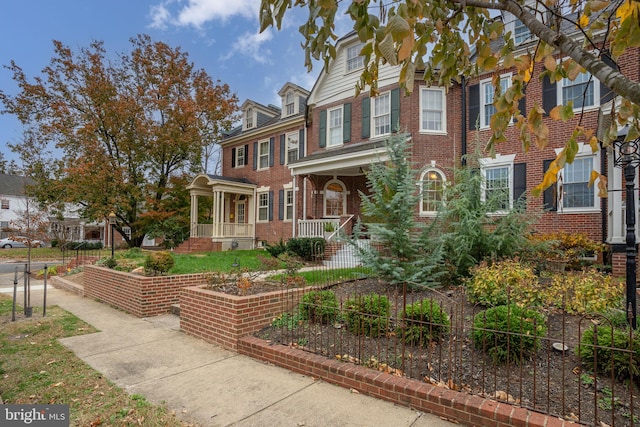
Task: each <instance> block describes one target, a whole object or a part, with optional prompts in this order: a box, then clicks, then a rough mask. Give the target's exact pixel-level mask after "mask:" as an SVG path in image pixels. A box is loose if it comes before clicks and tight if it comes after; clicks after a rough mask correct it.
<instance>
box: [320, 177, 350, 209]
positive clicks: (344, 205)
mask: <svg viewBox="0 0 640 427" xmlns="http://www.w3.org/2000/svg"><path fill="white" fill-rule="evenodd" d="M334 183H338V184H340V185H341V186H342V188H343V189H344V193H343V194H342V213H341V214H340V215H326V213H327V197H326V194H327V187H329V185H331V184H334ZM348 194H350V191H347V186H346V185H345V184H344V182H342V181H340V180H339V179H335V178H334V179H332V180H329V181H327V183H326V184H325V185H324V188H323V190H322V195H323V197H322V216H323V218H340V216H342V215H346V214H347V195H348Z"/></svg>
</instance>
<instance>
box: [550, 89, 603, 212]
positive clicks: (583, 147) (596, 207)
mask: <svg viewBox="0 0 640 427" xmlns="http://www.w3.org/2000/svg"><path fill="white" fill-rule="evenodd" d="M596 81H597V80H596ZM555 151H556V155H558V154H560V152H561V151H562V148H556V150H555ZM586 157H591V159H592V163H591V166H596V167H597V166H598V165H599V164H600V150H597V151H596V152H595V153H594V152H593V150H592V149H591V145H589V144H584V143H582V142H579V143H578V152H577V153H576V156H575V158H574V160H575V159H579V158H586ZM563 173H564V168H562V169H561V170H560V171H559V172H558V182H557V183H556V186H557V185H561V184H562V183H563V181H564V180H563ZM599 181H600V179H599V178H598V179H597V180H596V181H595V182H594V183H593V185H592V186H591V190H592V191H593V207H590V208H565V207H564V206H563V200H562V192H561V191H560V189H558V192H557V194H558V200H557V203H558V210H557V213H559V214H577V213H594V212H600V204H599V203H598V200H599V198H598V182H599Z"/></svg>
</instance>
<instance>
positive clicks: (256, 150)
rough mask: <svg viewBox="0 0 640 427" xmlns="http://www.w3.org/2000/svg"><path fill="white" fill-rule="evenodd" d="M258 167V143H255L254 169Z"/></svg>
mask: <svg viewBox="0 0 640 427" xmlns="http://www.w3.org/2000/svg"><path fill="white" fill-rule="evenodd" d="M256 169H258V143H257V142H254V143H253V170H256Z"/></svg>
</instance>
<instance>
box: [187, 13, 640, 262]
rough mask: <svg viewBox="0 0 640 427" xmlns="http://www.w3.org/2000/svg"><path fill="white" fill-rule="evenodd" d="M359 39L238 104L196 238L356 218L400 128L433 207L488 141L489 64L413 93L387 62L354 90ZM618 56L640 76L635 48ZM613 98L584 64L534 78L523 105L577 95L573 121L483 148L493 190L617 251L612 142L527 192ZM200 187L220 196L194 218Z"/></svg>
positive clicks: (221, 240) (283, 231)
mask: <svg viewBox="0 0 640 427" xmlns="http://www.w3.org/2000/svg"><path fill="white" fill-rule="evenodd" d="M507 21H508V20H507ZM507 21H505V22H507ZM518 23H519V22H518V21H517V20H515V19H511V21H510V23H508V24H507V25H511V26H514V27H517V28H516V31H515V34H516V42H517V43H520V45H521V46H522V48H523V49H525V48H527V47H531V46H532V43H533V42H532V37H531V35H530V34H529V33H528V32H527V31H526V27H523V26H521V25H520V26H519V25H518ZM361 47H362V45H361V43H360V42H359V40H358V38H357V35H356V34H353V33H352V34H350V35H347V36H345V37H344V38H342V39H341V40H339V42H338V44H337V55H336V58H335V60H333V61H331V62H330V64H329V65H328V66H327V67H326V68H324V69H323V70H322V72H321V74H320V76H319V78H318V80H317V81H316V82H315V85H314V87H313V88H312V89H311V91H307V90H305V89H303V88H301V87H298V86H296V85H294V84H291V83H286V84H285V85H284V86H283V87H282V89H281V90H280V92H279V94H280V96H281V99H282V105H281V106H280V107H276V106H272V105H269V106H264V105H261V104H259V103H257V102H255V101H251V100H248V101H246V102H245V103H244V104H243V105H242V114H243V121H242V125H241V126H239V127H237V128H236V129H234V130H233V131H232V132H231V133H230V134H229V135H228V136H227V137H226V138H225V139H224V140H223V141H221V143H220V144H221V146H222V159H223V163H222V164H223V167H222V175H221V176H211V175H201V176H198V177H196V178H195V179H194V181H193V182H192V184H191V185H190V187H189V189H190V191H191V197H192V217H191V223H192V231H191V242H190V243H189V244H190V245H192V247H194V248H195V247H196V241H198V240H199V239H204V240H205V241H206V242H207V245H208V248H209V249H213V250H226V249H229V248H236V247H238V248H252V247H256V246H260V245H261V244H263V243H264V242H269V243H273V242H277V241H279V240H280V239H283V240H285V241H286V240H287V239H288V238H290V237H292V236H323V235H324V234H325V233H324V232H325V229H326V228H328V229H331V228H332V227H325V224H326V223H333V224H334V225H335V226H338V227H349V226H350V224H352V222H353V221H354V220H355V219H356V218H358V216H359V215H360V214H361V211H360V197H359V191H363V192H365V193H366V192H367V186H366V172H367V170H368V169H369V167H370V165H371V163H373V162H380V161H384V160H385V158H386V150H385V140H386V139H387V138H389V137H390V136H391V135H394V134H396V133H400V134H402V135H406V137H407V138H409V139H410V142H411V161H412V162H413V163H414V164H416V165H418V166H419V167H420V173H419V180H420V182H419V183H418V184H419V187H420V188H421V191H422V201H421V203H419V205H418V206H416V207H415V211H414V212H413V214H414V215H416V216H418V217H422V218H429V217H434V216H435V215H436V206H437V205H438V203H437V202H438V201H440V200H441V198H442V187H443V184H444V183H445V182H447V181H450V180H451V179H452V176H451V167H452V166H454V165H456V164H460V161H461V158H462V156H463V155H465V154H467V153H470V152H472V151H473V150H475V145H476V144H477V143H478V142H480V143H481V144H483V146H484V144H485V143H486V141H487V140H488V139H489V136H490V130H489V121H490V118H491V115H492V114H493V113H494V112H495V107H494V106H493V105H492V101H493V94H494V89H493V86H492V84H491V78H492V77H493V73H491V74H486V75H480V76H478V77H477V78H474V79H472V80H466V81H465V80H464V79H461V82H457V83H454V84H453V86H451V87H450V88H448V89H445V88H442V87H434V86H430V85H429V84H428V83H426V82H425V81H424V80H422V79H421V78H420V74H417V75H416V79H415V82H414V87H413V92H412V93H411V94H410V95H408V96H405V94H404V91H401V90H400V88H399V85H398V77H399V76H398V74H399V67H392V66H388V65H384V66H381V68H380V72H379V79H378V87H379V95H378V96H376V97H370V96H369V94H368V93H361V94H359V95H358V96H356V91H355V85H356V82H357V81H358V79H359V77H360V72H361V70H362V68H363V66H364V64H363V58H362V56H360V54H359V53H360V49H361ZM560 59H561V57H558V60H560ZM617 65H618V66H619V67H620V69H621V70H623V72H624V73H625V74H626V75H627V76H630V77H631V78H632V79H634V80H639V77H640V58H639V55H638V51H637V50H636V51H634V52H632V53H630V54H628V55H627V56H626V57H624V58H622V59H621V60H620V61H619V62H618V64H617ZM537 67H538V66H537ZM536 70H537V71H540V70H539V69H538V68H536ZM511 73H512V70H508V69H506V70H502V71H500V78H501V80H500V81H501V85H502V87H503V88H506V87H508V85H510V83H511V79H510V77H511ZM612 98H613V97H612V96H611V94H610V92H609V90H608V89H607V88H606V87H605V86H603V85H601V84H600V83H599V82H598V81H597V80H595V79H592V78H591V76H590V75H589V74H588V73H583V74H581V75H580V76H578V78H577V79H576V80H575V81H569V80H568V79H565V80H562V81H560V82H557V83H554V84H551V83H550V82H549V80H548V79H547V78H544V79H542V80H540V79H536V78H532V79H531V81H530V82H529V84H528V86H527V89H526V96H525V98H524V99H522V100H521V104H520V105H521V109H522V110H523V111H528V109H530V108H531V107H532V106H533V105H534V103H536V102H537V103H538V104H539V105H542V106H543V108H544V109H545V111H547V112H548V111H550V110H551V108H553V107H554V106H555V105H557V104H561V103H562V104H566V102H567V101H568V100H572V101H573V105H574V108H575V109H576V113H577V114H576V115H575V118H574V119H572V120H570V121H568V122H558V121H553V120H551V119H550V118H549V117H546V118H545V121H546V123H547V125H548V126H549V129H550V136H549V141H550V143H549V145H548V146H547V147H546V148H544V149H538V148H535V147H534V148H531V150H529V151H528V152H525V151H523V148H522V143H521V142H520V140H519V130H518V129H516V127H515V126H510V127H509V129H508V130H507V133H506V137H507V142H505V143H501V144H499V145H498V146H497V149H496V154H495V156H488V155H487V156H486V157H484V158H481V159H480V169H481V171H482V173H483V175H484V177H485V179H486V185H485V191H494V190H499V191H502V192H504V194H505V196H504V197H505V199H504V203H503V206H504V209H505V210H507V209H509V208H510V207H512V206H513V203H514V201H515V200H517V199H518V198H519V197H521V196H524V197H526V198H527V206H528V207H527V209H528V210H529V211H531V212H532V213H533V212H536V213H541V219H540V221H539V222H538V223H537V226H536V227H537V230H538V231H539V232H552V231H559V230H565V231H568V232H583V233H587V234H588V235H589V236H590V237H591V238H593V239H596V240H598V241H603V242H607V243H609V244H611V247H612V248H613V250H614V252H615V251H616V250H617V249H623V247H624V226H625V224H624V202H623V193H624V192H623V191H619V190H621V189H623V188H624V187H623V178H622V173H621V170H620V169H618V168H614V167H613V160H612V159H611V157H612V156H609V155H607V150H606V149H603V150H600V151H598V152H595V153H594V152H592V149H591V147H590V146H589V145H588V144H586V143H585V144H582V143H581V144H580V150H579V153H578V155H577V156H576V158H575V161H574V162H573V163H572V164H568V165H566V166H565V167H564V169H562V170H561V171H560V173H559V177H558V184H557V185H556V186H554V187H551V188H549V189H548V190H547V191H546V192H545V193H544V195H543V196H539V197H533V196H532V195H531V193H530V190H531V189H532V188H533V187H535V186H536V185H537V184H539V183H540V182H541V181H542V179H543V174H544V172H545V170H546V169H547V167H548V166H549V164H550V162H551V161H552V160H553V159H555V157H556V154H557V153H558V150H560V149H561V148H562V147H563V146H564V142H565V141H566V140H567V139H568V138H569V136H570V135H571V133H572V132H573V130H574V128H575V126H576V125H577V124H578V121H581V125H583V126H585V127H587V128H596V127H597V125H598V119H599V116H602V113H601V110H602V111H604V110H605V109H604V108H602V107H603V105H604V104H605V103H607V102H614V101H612ZM580 112H582V114H580ZM600 119H602V117H600ZM592 170H596V171H599V172H601V173H602V174H603V175H606V176H608V182H609V189H610V190H611V191H610V193H609V194H610V195H609V197H608V198H607V199H603V198H599V197H598V195H597V189H596V186H588V182H589V178H590V174H591V171H592ZM505 190H508V191H505ZM201 197H206V198H213V203H212V215H211V220H210V221H208V222H210V223H209V224H200V222H201V219H198V203H199V202H198V200H201ZM636 197H637V194H636ZM636 206H638V204H637V203H636ZM497 214H499V212H497ZM333 228H334V229H335V227H333ZM623 260H624V254H620V257H619V261H620V262H621V261H623ZM614 262H616V261H615V260H614ZM621 265H622V264H621ZM614 268H615V265H614ZM621 268H623V267H621Z"/></svg>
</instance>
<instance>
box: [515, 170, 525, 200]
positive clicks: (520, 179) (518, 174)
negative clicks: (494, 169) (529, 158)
mask: <svg viewBox="0 0 640 427" xmlns="http://www.w3.org/2000/svg"><path fill="white" fill-rule="evenodd" d="M526 191H527V164H526V163H516V164H514V165H513V201H514V202H516V201H518V199H520V197H522V198H523V199H524V198H525V197H526Z"/></svg>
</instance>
